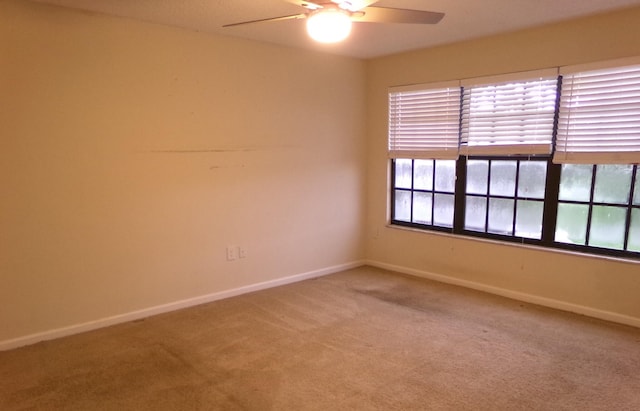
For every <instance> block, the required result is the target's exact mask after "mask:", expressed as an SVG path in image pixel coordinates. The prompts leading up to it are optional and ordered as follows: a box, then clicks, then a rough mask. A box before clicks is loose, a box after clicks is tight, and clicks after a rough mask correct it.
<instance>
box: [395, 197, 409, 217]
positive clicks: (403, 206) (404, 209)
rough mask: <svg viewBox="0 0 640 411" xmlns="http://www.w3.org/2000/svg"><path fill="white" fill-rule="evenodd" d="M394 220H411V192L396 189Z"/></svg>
mask: <svg viewBox="0 0 640 411" xmlns="http://www.w3.org/2000/svg"><path fill="white" fill-rule="evenodd" d="M393 218H394V220H399V221H411V192H410V191H402V190H396V192H395V209H394V216H393Z"/></svg>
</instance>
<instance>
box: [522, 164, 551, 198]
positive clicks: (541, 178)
mask: <svg viewBox="0 0 640 411" xmlns="http://www.w3.org/2000/svg"><path fill="white" fill-rule="evenodd" d="M546 179H547V162H546V161H522V162H520V174H519V177H518V180H519V181H518V197H525V198H540V199H543V198H544V187H545V182H546Z"/></svg>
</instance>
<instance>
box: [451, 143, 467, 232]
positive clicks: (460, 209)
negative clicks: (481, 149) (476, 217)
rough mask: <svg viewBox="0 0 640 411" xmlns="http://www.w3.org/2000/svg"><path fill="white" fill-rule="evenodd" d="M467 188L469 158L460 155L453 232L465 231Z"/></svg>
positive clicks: (457, 167)
mask: <svg viewBox="0 0 640 411" xmlns="http://www.w3.org/2000/svg"><path fill="white" fill-rule="evenodd" d="M466 189H467V158H466V157H465V156H460V157H459V158H458V161H456V184H455V192H454V209H453V210H454V212H453V232H454V233H456V234H460V233H462V232H463V231H464V216H465V207H466V196H465V192H466Z"/></svg>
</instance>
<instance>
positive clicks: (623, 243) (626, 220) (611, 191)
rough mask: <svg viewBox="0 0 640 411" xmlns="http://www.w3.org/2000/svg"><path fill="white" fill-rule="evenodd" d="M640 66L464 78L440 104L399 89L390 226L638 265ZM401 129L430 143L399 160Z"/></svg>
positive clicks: (393, 121) (394, 94)
mask: <svg viewBox="0 0 640 411" xmlns="http://www.w3.org/2000/svg"><path fill="white" fill-rule="evenodd" d="M639 61H640V60H638V59H636V60H634V62H635V65H633V64H627V65H624V66H618V65H616V64H618V63H614V64H613V65H612V64H609V65H610V66H612V67H600V66H597V67H593V66H575V67H563V68H561V69H560V73H561V75H558V74H557V70H541V71H536V72H529V73H518V74H515V75H507V76H500V77H495V78H481V79H471V80H464V81H462V82H461V83H460V87H458V89H456V87H455V84H454V85H451V86H449V87H447V88H442V87H438V88H436V91H437V94H438V95H439V96H440V97H438V98H436V99H432V100H431V101H430V103H429V104H431V105H430V106H427V105H423V104H422V103H420V102H417V101H416V100H415V99H410V100H406V99H404V100H403V99H399V98H398V96H399V94H400V93H402V92H406V91H403V90H402V89H392V90H390V134H389V135H390V157H391V161H392V168H391V170H392V205H391V222H392V224H397V225H404V226H411V227H416V228H424V229H428V230H439V231H447V232H450V233H454V234H461V235H468V236H478V237H486V238H496V239H504V240H509V241H517V242H523V243H531V244H539V245H542V246H548V247H558V248H567V249H574V250H583V251H588V252H593V253H604V254H609V255H621V256H627V257H636V258H638V257H640V168H639V167H638V166H637V163H638V162H640V65H639V64H637V63H638V62H639ZM410 90H411V93H422V94H425V95H426V94H428V93H426V92H425V91H424V90H429V85H426V86H425V85H422V86H411V89H410ZM420 90H423V91H420ZM444 90H446V94H447V95H448V96H449V97H451V99H450V100H446V101H447V102H446V104H445V105H446V110H445V109H444V108H443V107H444V106H443V105H442V104H443V101H445V99H443V98H442V96H443V93H444ZM456 90H457V92H456ZM432 95H434V94H432ZM452 96H453V97H452ZM456 97H457V98H458V99H459V100H458V106H457V115H458V119H459V122H458V128H457V130H456V132H457V136H458V143H457V147H452V145H451V135H452V134H455V133H453V132H452V125H453V124H454V123H455V121H454V119H455V116H456V107H454V105H453V101H454V100H455V98H456ZM392 100H393V111H391V106H392ZM406 101H411V105H410V106H409V107H410V109H411V111H412V113H419V114H418V116H417V117H413V118H411V119H410V121H409V122H408V123H405V122H406V121H408V119H409V117H407V116H405V115H399V114H398V113H402V112H403V111H404V112H405V113H406V109H404V108H403V105H404V104H405V102H406ZM436 101H437V103H435V106H433V104H434V102H436ZM431 110H435V113H434V114H433V115H431V114H429V113H430V111H431ZM445 111H446V113H448V115H449V116H448V117H447V118H448V123H447V126H446V127H443V123H442V119H443V118H445V117H444V116H443V115H442V113H444V112H445ZM416 123H421V126H420V127H421V130H420V131H418V130H417V128H415V127H414V125H415V124H416ZM392 127H393V129H395V130H412V132H413V131H415V132H416V134H417V135H419V139H418V140H419V143H420V144H419V145H416V144H412V143H410V142H405V143H404V144H405V145H406V146H407V147H411V150H405V151H402V150H394V148H393V146H392V139H393V138H394V137H393V134H392ZM412 127H413V128H412ZM444 129H446V135H447V136H448V139H447V141H448V143H447V148H446V150H443V149H442V147H440V148H439V149H436V150H434V149H433V146H434V145H435V146H437V145H439V144H441V142H442V141H443V138H442V134H438V133H440V132H441V131H442V130H444ZM405 136H407V134H405ZM411 138H412V137H411V136H410V135H409V136H408V139H409V140H410V139H411Z"/></svg>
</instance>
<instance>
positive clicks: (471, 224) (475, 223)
mask: <svg viewBox="0 0 640 411" xmlns="http://www.w3.org/2000/svg"><path fill="white" fill-rule="evenodd" d="M464 213H465V215H464V228H465V230H471V231H481V232H483V233H484V232H485V220H486V217H487V199H486V198H485V197H473V196H467V204H466V207H465V211H464Z"/></svg>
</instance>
